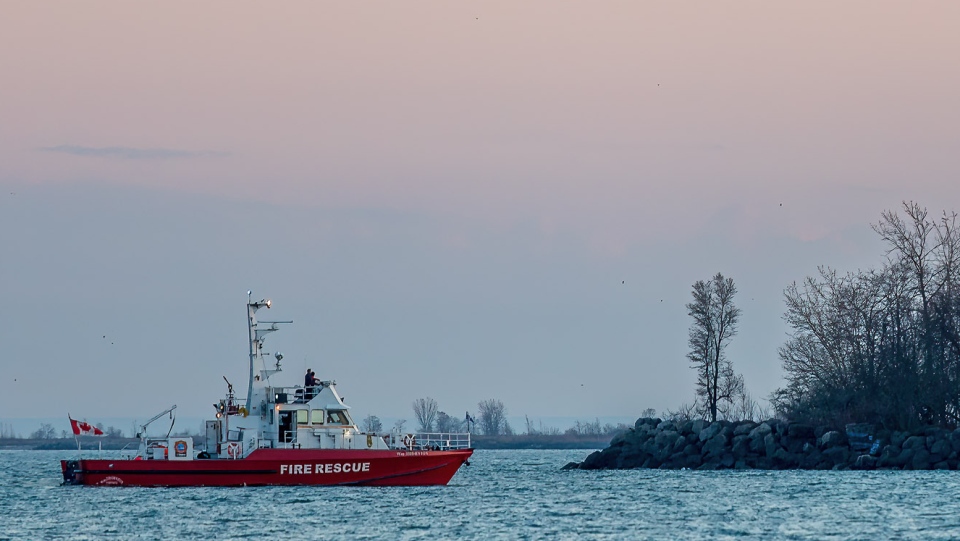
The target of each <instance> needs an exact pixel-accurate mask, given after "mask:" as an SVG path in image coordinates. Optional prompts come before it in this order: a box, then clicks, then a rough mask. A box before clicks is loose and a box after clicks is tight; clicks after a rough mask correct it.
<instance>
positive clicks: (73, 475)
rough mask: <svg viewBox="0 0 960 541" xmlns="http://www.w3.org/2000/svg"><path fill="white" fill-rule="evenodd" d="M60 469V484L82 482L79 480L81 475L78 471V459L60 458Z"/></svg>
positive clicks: (77, 483)
mask: <svg viewBox="0 0 960 541" xmlns="http://www.w3.org/2000/svg"><path fill="white" fill-rule="evenodd" d="M60 470H61V471H62V472H63V483H61V484H62V485H80V484H83V483H82V481H81V477H82V475H81V473H80V461H79V460H61V461H60Z"/></svg>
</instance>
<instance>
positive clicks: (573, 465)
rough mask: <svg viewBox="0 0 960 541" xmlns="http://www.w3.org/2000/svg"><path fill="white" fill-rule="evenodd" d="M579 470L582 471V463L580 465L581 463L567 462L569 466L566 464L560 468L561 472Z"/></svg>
mask: <svg viewBox="0 0 960 541" xmlns="http://www.w3.org/2000/svg"><path fill="white" fill-rule="evenodd" d="M579 469H580V463H579V462H567V464H566V465H565V466H564V467H562V468H560V470H561V471H566V470H579Z"/></svg>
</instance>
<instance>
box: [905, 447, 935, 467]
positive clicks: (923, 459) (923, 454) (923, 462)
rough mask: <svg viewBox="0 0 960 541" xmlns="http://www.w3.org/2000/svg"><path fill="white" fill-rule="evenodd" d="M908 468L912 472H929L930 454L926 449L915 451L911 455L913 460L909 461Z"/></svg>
mask: <svg viewBox="0 0 960 541" xmlns="http://www.w3.org/2000/svg"><path fill="white" fill-rule="evenodd" d="M910 466H911V469H914V470H929V469H930V467H931V464H930V452H929V451H927V450H926V449H916V450H915V452H914V453H913V460H911V461H910Z"/></svg>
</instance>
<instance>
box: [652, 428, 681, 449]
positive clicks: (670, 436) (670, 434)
mask: <svg viewBox="0 0 960 541" xmlns="http://www.w3.org/2000/svg"><path fill="white" fill-rule="evenodd" d="M678 437H680V433H679V432H675V431H673V430H665V431H662V432H660V433H659V434H657V436H656V438H654V442H655V443H656V446H657V447H659V448H660V449H664V448H667V449H672V448H673V445H674V444H675V443H676V442H677V438H678Z"/></svg>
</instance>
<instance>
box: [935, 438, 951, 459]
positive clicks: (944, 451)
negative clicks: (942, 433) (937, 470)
mask: <svg viewBox="0 0 960 541" xmlns="http://www.w3.org/2000/svg"><path fill="white" fill-rule="evenodd" d="M951 453H953V448H952V447H950V441H949V440H948V439H947V438H941V439H938V440H937V441H935V442H933V445H931V446H930V454H931V455H935V456H938V457H940V459H941V460H943V459H944V458H947V457H949V456H950V454H951Z"/></svg>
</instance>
